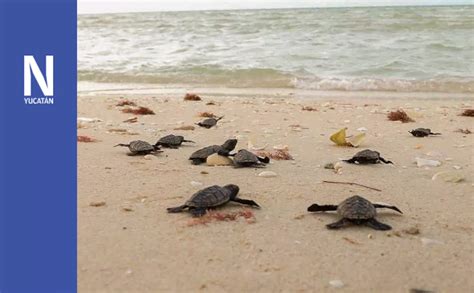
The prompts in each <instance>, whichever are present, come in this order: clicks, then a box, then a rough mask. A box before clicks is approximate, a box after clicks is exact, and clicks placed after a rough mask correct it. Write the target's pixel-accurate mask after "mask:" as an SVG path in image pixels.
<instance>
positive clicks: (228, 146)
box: [222, 138, 237, 151]
mask: <svg viewBox="0 0 474 293" xmlns="http://www.w3.org/2000/svg"><path fill="white" fill-rule="evenodd" d="M236 145H237V140H236V139H235V138H233V139H228V140H226V141H225V142H224V144H223V145H222V148H223V149H225V150H228V151H232V150H233V149H235V146H236Z"/></svg>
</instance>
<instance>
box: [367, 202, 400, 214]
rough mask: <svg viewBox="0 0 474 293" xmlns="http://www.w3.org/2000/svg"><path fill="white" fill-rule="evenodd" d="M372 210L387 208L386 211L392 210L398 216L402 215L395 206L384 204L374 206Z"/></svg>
mask: <svg viewBox="0 0 474 293" xmlns="http://www.w3.org/2000/svg"><path fill="white" fill-rule="evenodd" d="M374 208H387V209H392V210H394V211H397V212H399V213H400V214H403V213H402V211H401V210H399V209H398V208H397V207H396V206H388V205H384V204H374Z"/></svg>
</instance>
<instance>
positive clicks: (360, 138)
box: [347, 132, 365, 148]
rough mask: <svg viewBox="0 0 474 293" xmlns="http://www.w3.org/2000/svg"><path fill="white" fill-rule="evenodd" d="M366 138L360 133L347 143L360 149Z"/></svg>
mask: <svg viewBox="0 0 474 293" xmlns="http://www.w3.org/2000/svg"><path fill="white" fill-rule="evenodd" d="M364 138H365V133H364V132H362V133H359V134H357V135H354V136H352V137H350V138H348V139H347V143H348V144H349V145H351V146H353V147H355V148H356V147H358V146H359V145H360V144H361V143H362V141H363V140H364Z"/></svg>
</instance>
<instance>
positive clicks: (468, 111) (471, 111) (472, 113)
mask: <svg viewBox="0 0 474 293" xmlns="http://www.w3.org/2000/svg"><path fill="white" fill-rule="evenodd" d="M461 116H466V117H474V109H466V110H464V112H462V113H461Z"/></svg>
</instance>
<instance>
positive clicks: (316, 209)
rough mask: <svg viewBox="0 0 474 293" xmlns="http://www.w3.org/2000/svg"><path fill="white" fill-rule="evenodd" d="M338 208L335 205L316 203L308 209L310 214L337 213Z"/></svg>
mask: <svg viewBox="0 0 474 293" xmlns="http://www.w3.org/2000/svg"><path fill="white" fill-rule="evenodd" d="M335 210H337V206H335V205H318V204H317V203H314V204H312V205H310V206H309V207H308V212H326V211H335Z"/></svg>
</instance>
